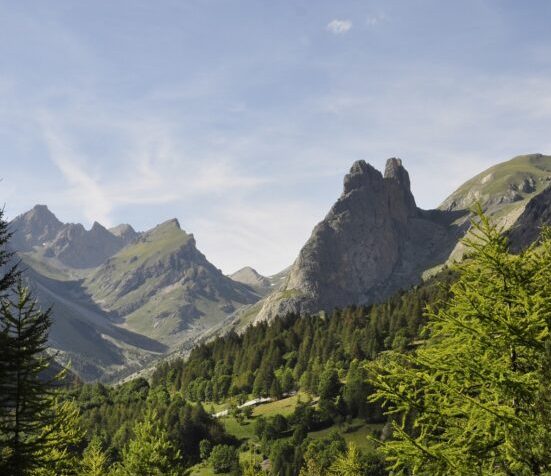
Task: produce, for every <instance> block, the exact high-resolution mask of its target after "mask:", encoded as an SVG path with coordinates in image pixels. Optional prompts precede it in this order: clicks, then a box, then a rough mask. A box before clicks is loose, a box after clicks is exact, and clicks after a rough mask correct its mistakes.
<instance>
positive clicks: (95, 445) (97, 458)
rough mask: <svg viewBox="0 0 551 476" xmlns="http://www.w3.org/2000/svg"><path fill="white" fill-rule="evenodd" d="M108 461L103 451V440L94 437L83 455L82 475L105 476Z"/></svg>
mask: <svg viewBox="0 0 551 476" xmlns="http://www.w3.org/2000/svg"><path fill="white" fill-rule="evenodd" d="M107 464H108V459H107V456H106V454H105V453H104V451H103V448H102V444H101V440H100V439H99V437H97V436H94V438H92V440H91V441H90V443H89V444H88V446H87V447H86V449H85V450H84V453H83V455H82V462H81V464H80V467H81V469H80V475H82V476H105V475H106V474H107Z"/></svg>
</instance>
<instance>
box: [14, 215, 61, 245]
mask: <svg viewBox="0 0 551 476" xmlns="http://www.w3.org/2000/svg"><path fill="white" fill-rule="evenodd" d="M62 227H63V223H61V222H60V221H59V220H58V219H57V218H56V216H55V215H54V214H53V213H52V212H51V211H50V210H48V207H47V206H46V205H35V206H34V207H33V209H32V210H29V211H28V212H26V213H23V214H22V215H19V216H18V217H17V218H15V219H14V220H13V221H12V222H11V224H10V229H11V231H12V233H13V236H12V239H11V245H12V247H13V248H14V249H15V250H17V251H30V250H32V249H33V248H34V247H35V246H42V245H43V244H44V243H46V242H48V241H51V240H53V239H54V238H55V237H56V236H57V234H58V233H59V231H60V230H61V228H62Z"/></svg>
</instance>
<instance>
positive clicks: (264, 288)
mask: <svg viewBox="0 0 551 476" xmlns="http://www.w3.org/2000/svg"><path fill="white" fill-rule="evenodd" d="M230 278H231V279H232V280H234V281H237V282H238V283H242V284H246V285H247V286H250V287H251V288H253V289H254V290H255V291H256V292H258V294H260V295H261V296H264V295H265V294H267V293H268V292H270V291H271V289H272V282H271V280H270V279H269V278H267V277H265V276H262V275H261V274H259V273H258V272H257V271H256V270H255V269H253V268H251V267H250V266H245V267H244V268H241V269H240V270H238V271H236V272H235V273H233V274H231V275H230Z"/></svg>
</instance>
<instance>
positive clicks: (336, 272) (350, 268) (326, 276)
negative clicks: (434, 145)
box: [257, 158, 461, 320]
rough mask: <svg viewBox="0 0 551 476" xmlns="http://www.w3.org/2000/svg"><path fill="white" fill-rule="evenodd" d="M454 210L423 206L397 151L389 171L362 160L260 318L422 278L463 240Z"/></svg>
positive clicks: (383, 292) (324, 306)
mask: <svg viewBox="0 0 551 476" xmlns="http://www.w3.org/2000/svg"><path fill="white" fill-rule="evenodd" d="M454 216H455V214H454V213H447V212H439V211H432V212H425V211H423V210H420V209H419V208H417V206H416V205H415V200H414V198H413V195H412V193H411V190H410V181H409V175H408V172H407V171H406V169H405V168H404V167H403V165H402V162H401V160H400V159H396V158H392V159H389V160H388V161H387V164H386V168H385V173H384V175H382V174H381V173H380V172H379V171H377V170H376V169H374V168H373V167H372V166H371V165H369V164H367V163H366V162H364V161H358V162H356V163H354V165H353V166H352V168H351V169H350V173H349V174H348V175H346V177H345V179H344V191H343V193H342V195H341V197H340V198H339V199H338V200H337V202H336V203H335V205H334V206H333V207H332V209H331V210H330V211H329V213H328V214H327V216H326V217H325V219H324V220H323V221H322V222H321V223H319V224H318V225H317V226H316V227H315V228H314V231H313V232H312V236H311V237H310V239H309V240H308V242H307V243H306V244H305V245H304V247H303V248H302V250H301V251H300V254H299V256H298V258H297V260H296V261H295V263H294V265H293V267H292V269H291V272H290V274H289V277H288V279H287V281H286V282H285V284H284V285H283V286H282V288H281V289H280V290H279V291H277V292H275V293H273V294H272V295H270V296H269V297H268V298H267V300H266V301H265V303H264V305H263V307H262V309H261V311H260V313H259V314H258V316H257V320H262V319H270V318H272V317H274V316H275V315H277V314H285V313H288V312H299V313H305V312H316V311H318V310H332V309H333V308H335V307H343V306H346V305H350V304H365V303H369V302H374V301H379V300H381V299H384V298H385V297H387V296H389V295H390V294H392V293H393V292H395V291H396V290H398V289H401V288H402V287H405V286H409V285H411V284H413V283H415V282H418V281H419V280H420V279H421V274H422V272H423V271H425V270H426V269H427V268H430V267H431V266H434V265H435V264H436V263H438V262H439V260H442V259H445V258H444V257H445V256H446V253H449V252H450V250H451V249H452V247H453V246H454V244H455V243H456V241H457V238H458V235H459V234H460V233H461V231H460V230H459V228H458V227H455V226H453V225H452V220H453V219H454Z"/></svg>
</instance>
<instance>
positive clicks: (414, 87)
mask: <svg viewBox="0 0 551 476" xmlns="http://www.w3.org/2000/svg"><path fill="white" fill-rule="evenodd" d="M550 20H551V2H549V1H547V0H545V1H543V0H542V1H537V0H533V1H530V2H518V1H514V0H511V1H507V0H499V1H498V0H494V1H491V0H462V1H460V2H459V1H455V2H443V1H441V0H403V1H397V0H384V1H370V0H363V1H349V0H335V1H324V0H316V1H312V0H296V1H287V0H278V1H274V0H250V1H247V0H242V1H237V0H235V1H234V0H187V1H186V0H155V1H152V0H148V1H145V0H117V1H113V0H94V1H89V2H76V1H74V0H67V1H63V0H49V1H48V2H44V1H43V0H36V1H32V0H21V1H17V2H14V1H12V0H0V177H1V178H2V182H0V202H2V203H5V209H6V213H7V215H8V217H9V218H13V217H15V216H16V215H18V214H20V213H23V212H25V211H26V210H28V209H30V208H32V206H34V205H35V204H37V203H41V204H47V205H48V207H49V208H50V210H52V211H53V212H54V213H55V214H56V215H57V216H58V218H59V219H61V220H62V221H64V222H81V223H83V224H84V225H85V226H87V227H89V226H91V224H92V223H93V222H94V221H98V222H100V223H102V224H104V225H106V226H112V225H116V224H118V223H130V224H132V225H133V226H134V227H135V228H136V229H138V230H146V229H148V228H151V227H153V226H155V225H156V224H158V223H160V222H163V221H165V220H167V219H170V218H173V217H177V218H178V219H179V221H180V224H181V226H182V228H184V229H185V230H186V231H188V232H191V233H193V234H194V236H195V238H196V241H197V246H198V248H199V249H200V250H201V251H202V252H203V253H204V254H205V255H206V256H207V258H208V259H209V260H210V261H211V262H212V263H213V264H215V265H216V266H217V267H219V268H221V269H222V270H223V271H224V272H225V273H231V272H233V271H236V270H237V269H239V268H240V267H242V266H246V265H249V266H253V267H254V268H255V269H257V270H258V271H259V272H261V273H263V274H272V273H276V272H278V271H280V270H281V269H283V268H285V267H286V266H288V265H289V264H291V263H292V262H293V260H294V259H295V257H296V256H297V254H298V251H299V250H300V248H301V246H302V245H303V244H304V243H305V241H306V240H307V239H308V237H309V235H310V233H311V230H312V228H313V226H314V225H315V224H316V223H317V222H319V221H320V220H321V219H322V218H323V217H324V216H325V214H326V213H327V211H328V210H329V208H330V207H331V205H332V204H333V202H334V201H335V200H336V199H337V197H338V196H339V195H340V193H341V191H342V180H343V176H344V175H345V174H346V173H347V171H348V170H349V168H350V166H351V165H352V163H353V162H354V161H355V160H358V159H364V160H366V161H367V162H369V163H371V164H373V165H374V166H375V167H377V168H379V169H382V168H384V163H385V161H386V159H387V158H389V157H400V158H402V160H403V162H404V165H405V167H406V168H407V169H408V171H409V173H410V177H411V182H412V190H413V193H414V195H415V197H416V200H417V203H418V205H420V206H421V207H424V208H432V207H436V206H438V204H439V203H440V202H442V201H443V200H444V198H445V197H446V196H447V195H449V194H450V193H451V192H452V191H453V190H454V189H455V188H456V187H458V186H459V185H460V184H461V183H463V182H464V181H466V180H467V179H468V178H470V177H471V176H473V175H475V174H477V173H479V172H481V171H482V170H484V169H485V168H487V167H489V166H491V165H493V164H495V163H497V162H501V161H504V160H508V159H510V158H512V157H514V156H516V155H519V154H524V153H532V152H541V153H551V28H549V21H550Z"/></svg>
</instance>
